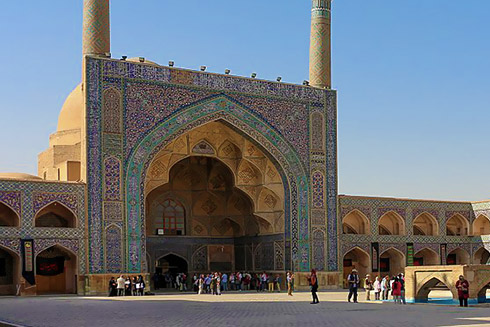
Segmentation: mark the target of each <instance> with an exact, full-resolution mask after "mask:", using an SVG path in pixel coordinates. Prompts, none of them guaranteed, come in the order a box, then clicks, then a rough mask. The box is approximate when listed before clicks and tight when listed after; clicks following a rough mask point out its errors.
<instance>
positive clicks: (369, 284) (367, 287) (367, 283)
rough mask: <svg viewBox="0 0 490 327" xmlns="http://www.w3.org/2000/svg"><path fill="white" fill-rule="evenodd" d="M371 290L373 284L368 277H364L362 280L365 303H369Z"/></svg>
mask: <svg viewBox="0 0 490 327" xmlns="http://www.w3.org/2000/svg"><path fill="white" fill-rule="evenodd" d="M372 288H373V282H372V281H371V279H370V276H369V275H366V278H365V279H364V289H365V290H366V301H371V290H372Z"/></svg>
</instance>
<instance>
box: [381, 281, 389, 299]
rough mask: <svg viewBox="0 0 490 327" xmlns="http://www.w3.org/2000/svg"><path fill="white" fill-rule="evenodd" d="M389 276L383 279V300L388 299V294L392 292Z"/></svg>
mask: <svg viewBox="0 0 490 327" xmlns="http://www.w3.org/2000/svg"><path fill="white" fill-rule="evenodd" d="M389 283H390V282H389V277H388V276H385V277H383V280H382V281H381V292H382V294H383V301H387V300H388V294H389V292H390V287H389V285H390V284H389Z"/></svg>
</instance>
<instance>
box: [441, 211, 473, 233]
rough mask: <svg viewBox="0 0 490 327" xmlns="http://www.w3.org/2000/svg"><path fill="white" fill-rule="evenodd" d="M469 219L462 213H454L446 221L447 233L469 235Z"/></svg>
mask: <svg viewBox="0 0 490 327" xmlns="http://www.w3.org/2000/svg"><path fill="white" fill-rule="evenodd" d="M468 226H469V223H468V220H467V219H466V218H465V217H463V216H461V215H460V214H455V215H453V216H452V217H451V218H450V219H449V220H448V221H447V222H446V234H447V235H448V236H465V235H468Z"/></svg>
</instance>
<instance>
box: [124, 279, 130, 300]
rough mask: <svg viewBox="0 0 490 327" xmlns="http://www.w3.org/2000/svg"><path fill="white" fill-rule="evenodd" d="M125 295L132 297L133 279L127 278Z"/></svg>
mask: <svg viewBox="0 0 490 327" xmlns="http://www.w3.org/2000/svg"><path fill="white" fill-rule="evenodd" d="M124 293H125V294H124V295H126V296H131V278H129V276H128V277H127V278H126V281H125V282H124Z"/></svg>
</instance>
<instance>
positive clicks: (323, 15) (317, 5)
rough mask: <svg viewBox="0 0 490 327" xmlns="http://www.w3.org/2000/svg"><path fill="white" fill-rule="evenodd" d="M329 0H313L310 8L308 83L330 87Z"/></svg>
mask: <svg viewBox="0 0 490 327" xmlns="http://www.w3.org/2000/svg"><path fill="white" fill-rule="evenodd" d="M330 8H331V0H313V6H312V10H311V40H310V85H311V86H315V87H320V88H328V89H330V88H331V86H332V77H331V75H332V73H331V28H330V26H331V15H330V12H331V11H330Z"/></svg>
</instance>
